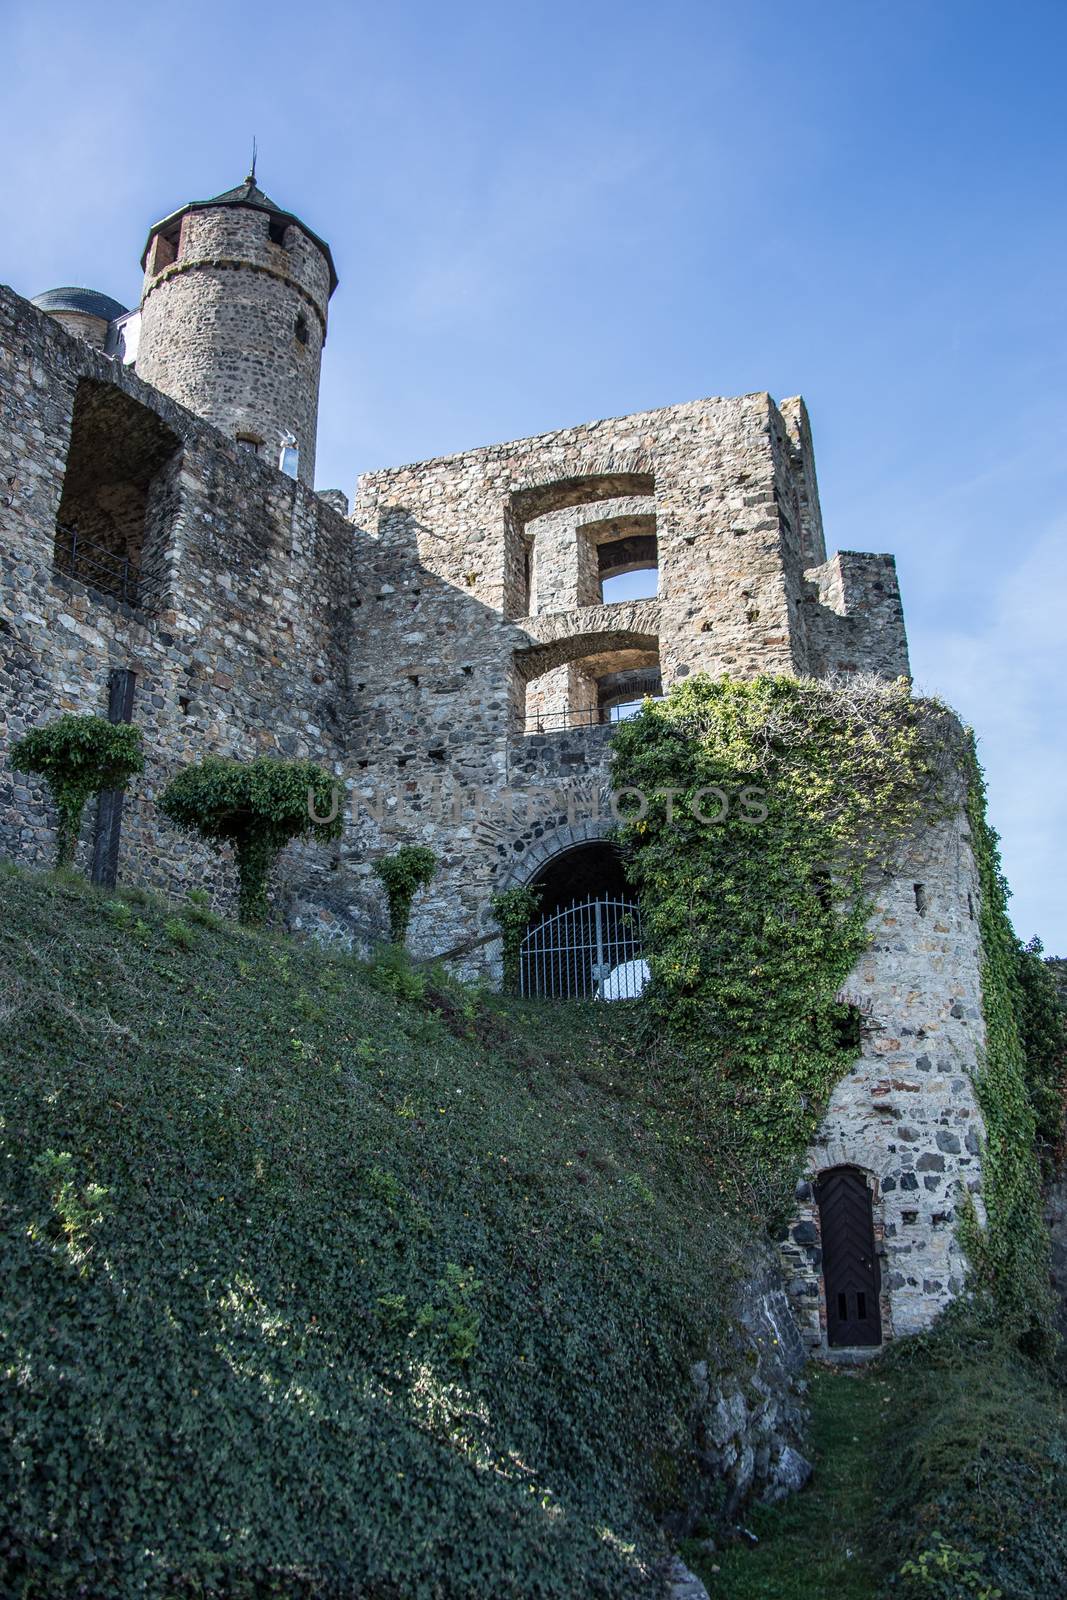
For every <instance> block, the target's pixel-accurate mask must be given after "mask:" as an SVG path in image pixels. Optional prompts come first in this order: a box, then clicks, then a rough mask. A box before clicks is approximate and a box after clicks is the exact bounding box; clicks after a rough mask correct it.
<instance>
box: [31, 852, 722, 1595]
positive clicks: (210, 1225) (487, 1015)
mask: <svg viewBox="0 0 1067 1600" xmlns="http://www.w3.org/2000/svg"><path fill="white" fill-rule="evenodd" d="M2 887H3V893H4V903H5V916H4V919H3V921H2V924H0V1015H2V1017H3V1027H4V1032H5V1038H4V1050H3V1052H2V1055H0V1273H2V1279H3V1285H4V1289H3V1295H4V1303H3V1314H2V1316H0V1501H2V1503H3V1505H4V1507H5V1517H4V1525H3V1532H2V1537H0V1590H2V1592H3V1593H5V1594H12V1595H17V1596H19V1597H20V1600H35V1597H38V1596H41V1597H43V1596H49V1597H51V1596H55V1595H58V1594H75V1593H78V1592H81V1588H84V1586H85V1585H86V1584H87V1585H88V1591H91V1592H92V1593H93V1594H105V1593H106V1594H108V1595H113V1596H116V1597H120V1600H125V1597H130V1600H132V1597H133V1596H134V1595H136V1596H138V1597H139V1600H164V1597H165V1600H185V1597H193V1596H197V1597H202V1596H207V1595H218V1596H222V1595H225V1596H226V1597H228V1600H251V1597H252V1596H255V1597H256V1600H263V1597H270V1596H277V1597H281V1596H283V1595H284V1596H285V1597H286V1600H301V1597H305V1600H310V1597H312V1596H314V1597H337V1600H340V1597H342V1596H345V1597H348V1596H351V1595H354V1594H358V1595H360V1596H362V1597H364V1600H453V1597H455V1600H459V1597H464V1600H466V1597H470V1596H472V1595H482V1594H485V1595H489V1594H492V1595H493V1596H495V1597H498V1600H505V1597H509V1596H515V1597H518V1596H523V1597H530V1600H572V1597H573V1596H574V1595H576V1594H579V1593H580V1594H582V1595H586V1596H591V1597H595V1596H603V1597H605V1600H609V1597H610V1600H625V1597H627V1596H631V1595H633V1596H637V1595H641V1596H642V1597H644V1596H647V1595H648V1593H649V1592H650V1586H651V1580H650V1573H651V1572H652V1569H653V1567H654V1565H655V1563H656V1561H657V1560H658V1559H659V1557H660V1555H661V1554H662V1552H663V1543H662V1539H661V1537H660V1534H659V1532H658V1528H657V1513H660V1512H662V1511H663V1510H664V1509H665V1506H664V1493H665V1491H664V1483H665V1463H668V1462H673V1461H674V1460H676V1459H678V1458H679V1452H680V1450H681V1451H682V1456H681V1459H682V1460H683V1462H684V1448H683V1447H684V1445H685V1443H686V1426H687V1411H688V1406H689V1404H690V1400H691V1387H690V1377H689V1365H690V1362H691V1361H692V1360H693V1359H694V1358H696V1357H700V1356H710V1358H711V1360H712V1362H713V1363H715V1362H719V1363H720V1365H721V1366H722V1367H728V1366H729V1365H730V1364H731V1362H733V1361H736V1360H739V1359H740V1356H739V1354H734V1353H732V1352H731V1344H730V1337H729V1330H730V1325H731V1322H732V1321H733V1317H734V1295H735V1292H736V1290H737V1287H738V1285H739V1283H740V1282H741V1280H742V1279H743V1277H744V1276H745V1273H746V1271H747V1270H748V1268H749V1265H750V1261H751V1255H750V1251H751V1239H752V1234H753V1225H752V1223H751V1221H750V1220H749V1219H748V1218H746V1217H744V1216H740V1215H735V1214H732V1213H731V1214H727V1212H726V1211H725V1209H724V1206H723V1204H722V1201H721V1198H720V1196H721V1192H722V1191H721V1189H720V1183H721V1178H720V1176H719V1172H718V1168H717V1166H716V1163H715V1159H714V1155H713V1152H712V1150H711V1147H710V1145H709V1144H708V1143H707V1142H706V1141H705V1140H704V1138H703V1136H702V1135H701V1134H700V1133H699V1131H694V1128H693V1126H692V1123H691V1120H690V1118H689V1116H688V1113H687V1111H686V1109H685V1107H684V1106H681V1107H677V1106H674V1105H672V1104H670V1103H668V1102H667V1101H665V1103H662V1104H657V1103H655V1102H654V1101H653V1098H652V1095H653V1092H654V1090H655V1089H656V1088H657V1087H658V1086H657V1083H656V1063H655V1060H654V1059H652V1060H650V1058H649V1056H648V1054H647V1052H643V1053H642V1054H641V1055H640V1056H639V1055H638V1054H637V1053H636V1049H635V1046H634V1044H633V1041H632V1028H631V1022H630V1018H629V1017H627V1016H623V1015H622V1014H621V1012H622V1008H620V1009H619V1011H614V1010H613V1009H612V1008H610V1007H596V1006H588V1007H585V1008H581V1007H567V1008H562V1007H561V1008H549V1007H543V1006H535V1005H531V1004H522V1003H519V1002H507V1001H504V1000H502V999H500V998H499V997H495V996H493V997H490V996H484V995H477V994H472V993H471V992H470V991H466V990H462V989H460V988H459V987H458V986H449V985H448V983H447V980H444V979H443V978H442V977H441V976H440V975H439V974H431V975H429V977H423V976H422V975H418V981H415V978H414V976H413V975H412V974H411V972H410V971H408V970H407V969H403V970H402V969H401V968H400V967H396V968H395V969H394V967H387V968H386V969H384V970H382V969H375V970H371V969H368V968H367V967H365V966H362V965H361V964H360V963H358V962H356V961H354V960H350V959H345V958H343V957H338V956H331V955H329V954H326V953H324V952H322V951H321V950H318V949H316V948H315V947H309V946H306V945H300V944H296V943H293V942H291V941H288V940H286V939H283V938H280V937H277V936H272V935H269V934H264V933H256V932H252V931H249V930H246V929H242V928H238V927H236V926H235V925H233V924H221V923H220V924H217V925H216V924H215V923H214V921H213V919H210V918H207V917H205V918H200V917H196V918H195V920H194V919H193V917H192V916H188V917H186V918H179V917H177V916H176V915H175V911H174V908H173V906H170V905H168V904H166V903H165V902H162V901H160V900H157V899H156V898H154V897H152V896H150V895H145V894H141V893H137V894H129V893H126V894H123V893H119V894H112V895H110V896H105V895H102V894H100V893H98V892H96V891H94V890H92V889H90V888H89V887H88V886H86V885H84V884H83V883H80V882H77V881H70V880H68V879H59V878H56V877H50V876H46V877H42V876H30V875H28V874H23V873H20V872H17V871H10V870H7V871H4V873H3V878H2ZM698 1222H699V1225H697V1223H698ZM709 1285H714V1286H715V1293H714V1296H709V1292H708V1286H709ZM666 1478H669V1480H670V1494H671V1495H678V1496H682V1495H684V1494H685V1493H686V1490H687V1484H686V1482H685V1481H684V1479H685V1471H684V1466H683V1468H682V1469H681V1470H679V1472H678V1473H674V1472H673V1471H672V1472H671V1473H669V1474H666Z"/></svg>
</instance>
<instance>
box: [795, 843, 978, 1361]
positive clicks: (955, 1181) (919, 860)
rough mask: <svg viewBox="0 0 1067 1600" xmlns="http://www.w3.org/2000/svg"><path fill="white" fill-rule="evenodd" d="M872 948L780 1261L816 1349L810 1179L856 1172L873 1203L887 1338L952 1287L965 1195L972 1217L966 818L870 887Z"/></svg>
mask: <svg viewBox="0 0 1067 1600" xmlns="http://www.w3.org/2000/svg"><path fill="white" fill-rule="evenodd" d="M872 892H873V895H874V898H875V910H874V912H873V914H872V917H871V922H870V929H871V942H870V946H869V948H868V949H867V950H866V952H865V953H864V955H863V956H862V958H861V959H860V961H859V963H858V965H857V967H856V970H855V971H854V972H853V974H852V977H851V978H850V980H849V982H848V984H847V985H846V986H845V990H844V991H843V996H842V997H843V998H844V999H847V1000H848V1001H849V1002H851V1003H852V1004H853V1005H855V1006H856V1007H857V1008H858V1010H859V1012H860V1015H861V1018H862V1047H861V1056H860V1059H859V1060H858V1061H857V1062H856V1065H855V1067H854V1068H853V1070H852V1071H851V1072H850V1073H849V1075H848V1076H847V1077H846V1078H843V1079H842V1080H841V1081H840V1082H839V1083H838V1085H837V1087H836V1088H835V1089H834V1092H833V1095H832V1096H831V1099H830V1104H829V1106H828V1108H827V1111H826V1115H825V1116H824V1118H823V1121H822V1125H821V1127H820V1130H819V1134H818V1137H817V1138H816V1140H815V1143H814V1145H813V1146H812V1149H811V1150H810V1151H809V1162H810V1177H809V1178H808V1179H806V1180H805V1181H804V1182H803V1183H802V1184H801V1186H800V1190H799V1192H798V1205H797V1212H796V1216H795V1218H794V1220H793V1223H792V1225H791V1227H790V1229H789V1234H788V1237H787V1238H786V1239H785V1240H784V1241H783V1243H782V1256H783V1260H784V1263H785V1267H786V1272H787V1276H788V1279H789V1284H790V1291H791V1296H792V1299H793V1302H794V1305H795V1306H796V1307H797V1308H798V1315H799V1318H800V1322H801V1328H802V1332H803V1335H804V1338H805V1340H806V1342H807V1343H808V1344H809V1346H810V1347H811V1348H812V1349H814V1350H818V1349H820V1348H821V1347H822V1346H823V1345H824V1343H825V1328H826V1307H825V1304H824V1301H823V1290H822V1279H821V1276H820V1268H821V1262H822V1256H821V1249H820V1239H819V1212H818V1207H817V1205H816V1204H815V1199H814V1193H813V1180H814V1177H815V1175H817V1174H818V1173H819V1172H821V1171H825V1170H827V1169H828V1168H831V1167H838V1166H854V1167H858V1168H860V1169H861V1170H862V1171H863V1172H864V1174H865V1175H866V1177H867V1181H868V1185H869V1187H870V1189H871V1192H872V1200H873V1210H874V1223H875V1242H876V1248H877V1254H878V1259H879V1266H880V1271H881V1288H882V1328H883V1334H884V1336H885V1337H886V1338H891V1337H894V1336H896V1335H900V1334H906V1333H915V1332H918V1331H919V1330H920V1329H922V1328H924V1327H928V1326H929V1324H930V1322H931V1320H932V1319H933V1317H934V1316H935V1315H936V1314H937V1312H938V1311H940V1310H942V1309H943V1307H944V1306H946V1305H947V1304H948V1302H949V1301H950V1300H951V1299H953V1298H954V1297H955V1295H956V1294H957V1293H958V1292H959V1290H960V1288H961V1287H962V1283H963V1277H964V1271H965V1265H964V1261H963V1258H962V1255H961V1252H960V1248H959V1244H958V1242H957V1239H956V1225H957V1220H958V1215H959V1206H960V1200H961V1197H962V1196H963V1195H964V1194H965V1193H967V1192H970V1193H971V1194H972V1195H973V1197H974V1200H975V1204H976V1208H977V1210H978V1214H979V1216H981V1215H982V1201H981V1161H980V1140H981V1138H982V1136H983V1132H984V1129H983V1124H982V1118H981V1113H980V1111H979V1109H978V1104H977V1101H976V1099H975V1094H974V1085H973V1081H972V1073H973V1070H974V1067H975V1065H976V1063H977V1060H978V1058H979V1054H980V1052H981V1050H982V1049H983V1047H984V1044H985V1025H984V1022H983V1018H982V996H981V987H980V968H981V948H980V939H979V929H978V918H977V910H978V878H977V872H976V869H975V864H974V857H973V854H972V851H971V845H970V837H969V834H968V831H967V827H966V824H965V821H964V819H963V818H962V816H957V817H956V818H955V819H953V820H949V821H944V822H941V823H939V824H936V825H935V826H932V827H927V828H925V829H924V831H923V834H922V836H921V838H915V839H912V840H911V841H910V842H909V844H908V845H907V847H906V849H904V850H903V851H902V853H901V860H900V862H899V865H898V867H897V869H896V871H895V873H894V875H893V877H892V878H890V879H887V880H886V881H884V882H882V883H880V884H878V885H875V886H873V889H872Z"/></svg>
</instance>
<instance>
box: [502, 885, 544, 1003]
mask: <svg viewBox="0 0 1067 1600" xmlns="http://www.w3.org/2000/svg"><path fill="white" fill-rule="evenodd" d="M540 905H541V891H540V889H529V888H526V887H525V886H522V885H520V886H518V887H516V888H513V889H501V890H500V892H499V893H498V894H494V895H492V896H491V897H490V900H489V909H490V911H491V912H492V914H493V920H494V921H495V923H496V925H497V927H498V928H499V929H500V933H501V937H502V940H503V945H504V988H505V990H506V991H507V993H509V994H514V993H516V991H517V990H518V987H519V951H520V950H521V949H522V941H523V939H524V937H525V935H526V930H527V928H528V927H529V925H530V922H531V919H532V918H533V917H534V916H536V914H537V912H538V910H539V908H540Z"/></svg>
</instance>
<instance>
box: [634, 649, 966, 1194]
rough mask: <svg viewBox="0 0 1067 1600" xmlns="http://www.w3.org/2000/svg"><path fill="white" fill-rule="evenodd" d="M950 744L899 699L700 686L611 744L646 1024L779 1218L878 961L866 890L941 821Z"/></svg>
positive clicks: (863, 688)
mask: <svg viewBox="0 0 1067 1600" xmlns="http://www.w3.org/2000/svg"><path fill="white" fill-rule="evenodd" d="M953 740H955V741H956V742H957V743H958V742H959V729H958V724H957V723H956V722H955V720H954V719H953V718H951V716H950V715H949V714H948V713H947V712H946V711H945V710H944V708H943V707H941V706H940V705H938V704H937V703H936V702H930V701H920V700H916V699H914V698H913V697H912V696H911V694H910V691H909V689H908V686H907V684H906V683H904V682H903V681H901V682H899V683H897V684H893V685H874V684H870V683H865V684H848V685H842V686H834V685H828V684H825V683H816V682H813V681H808V680H798V679H791V678H772V677H766V676H765V677H759V678H756V679H753V680H749V681H744V682H741V681H736V680H733V679H731V678H728V677H727V678H721V679H718V680H715V681H712V680H710V679H708V678H694V679H689V680H687V681H686V682H685V683H683V684H682V685H680V686H679V687H676V688H675V689H673V690H672V692H671V694H670V695H669V696H668V698H667V699H666V700H665V701H663V702H660V703H657V704H651V703H650V704H646V706H645V707H644V708H643V710H642V711H641V712H640V713H639V714H638V715H637V716H635V717H633V718H631V719H630V720H629V721H627V722H625V723H623V724H622V725H621V726H620V728H619V730H618V732H617V734H616V736H615V746H614V748H615V764H614V770H613V781H614V784H615V788H616V790H617V791H618V790H621V789H622V788H623V787H630V788H633V789H635V790H639V791H641V793H642V794H643V795H644V796H645V797H647V800H648V810H647V812H645V813H644V814H643V815H640V816H638V815H636V814H635V815H633V816H632V817H630V818H629V819H628V820H625V821H623V823H622V824H621V825H620V828H619V838H620V842H621V844H622V845H623V847H624V850H625V852H626V854H627V857H628V870H629V874H630V876H631V878H632V880H633V882H634V884H635V885H636V887H637V888H638V890H639V892H640V895H641V905H642V917H643V922H644V926H645V929H646V932H647V934H648V939H649V947H650V952H651V953H650V965H651V969H652V977H653V982H652V984H651V987H650V990H649V993H648V1010H649V1012H650V1014H651V1020H652V1025H653V1027H654V1028H655V1029H656V1030H663V1031H665V1032H667V1033H669V1034H671V1035H673V1036H674V1037H675V1038H676V1039H677V1040H678V1041H679V1043H680V1044H682V1045H683V1046H684V1049H685V1052H686V1055H687V1056H688V1058H689V1060H690V1061H692V1062H693V1063H695V1065H696V1069H697V1073H698V1076H699V1079H700V1083H701V1086H702V1090H703V1096H704V1099H705V1103H706V1104H707V1106H708V1108H709V1109H708V1114H709V1115H710V1116H713V1117H714V1119H715V1120H716V1121H717V1122H718V1124H719V1126H720V1127H721V1129H722V1136H723V1138H724V1139H725V1140H727V1141H728V1143H729V1145H730V1146H731V1148H732V1149H733V1151H734V1154H735V1166H736V1167H738V1168H739V1169H741V1170H744V1171H746V1173H747V1174H748V1177H749V1179H750V1180H751V1182H752V1183H753V1184H754V1185H755V1187H756V1189H757V1190H758V1191H759V1192H760V1194H761V1197H762V1199H763V1202H764V1203H766V1204H768V1205H769V1206H770V1207H771V1208H772V1209H778V1208H780V1207H781V1206H782V1205H784V1204H785V1203H786V1202H787V1200H788V1198H789V1195H790V1193H791V1189H792V1185H793V1182H794V1180H795V1173H796V1168H797V1166H798V1163H799V1161H800V1158H801V1156H802V1153H803V1151H804V1150H805V1149H806V1147H807V1145H808V1144H809V1142H810V1140H811V1138H812V1136H813V1135H814V1133H815V1131H816V1128H817V1126H818V1123H819V1119H820V1117H821V1115H822V1112H823V1110H824V1108H825V1106H826V1102H827V1100H828V1098H829V1095H830V1092H831V1090H832V1088H833V1086H834V1084H835V1083H836V1082H837V1080H838V1079H839V1078H840V1077H841V1076H842V1075H843V1074H844V1073H845V1072H846V1071H847V1070H848V1069H849V1068H850V1066H852V1065H853V1064H854V1062H855V1059H856V1056H857V1054H858V1047H859V1039H858V1033H857V1023H858V1020H859V1019H858V1017H857V1015H856V1014H855V1013H854V1012H853V1011H851V1010H850V1008H849V1007H848V1006H847V1005H845V1004H844V1003H843V1002H842V1000H841V998H840V990H841V987H842V985H843V984H844V982H845V980H846V979H847V977H848V975H849V973H850V972H851V970H852V969H853V967H854V966H855V963H856V960H857V958H858V957H859V955H860V954H861V952H862V951H863V949H864V948H865V946H866V944H867V931H866V923H867V918H868V915H869V911H870V904H869V901H868V898H867V895H866V893H865V889H864V885H865V883H866V882H867V881H868V879H869V875H870V874H871V873H872V872H874V871H884V870H887V869H888V868H889V867H890V865H891V857H892V853H893V850H894V848H895V847H896V846H897V844H899V842H900V841H901V840H902V838H903V837H904V836H905V835H906V834H907V833H908V832H909V831H910V830H912V829H913V828H914V827H916V826H917V825H918V824H919V823H920V822H921V821H923V820H924V819H927V818H932V817H934V816H937V815H940V814H942V813H943V811H944V807H945V800H944V783H943V768H944V765H945V757H944V754H943V752H944V751H946V750H950V749H951V746H952V742H953ZM702 791H703V792H704V793H703V794H702ZM708 791H711V792H710V793H709V792H708ZM694 800H695V801H696V802H697V804H698V805H699V807H700V810H701V811H702V813H703V817H704V818H705V819H711V818H714V817H715V816H716V813H721V814H720V815H719V816H718V820H701V818H700V817H698V816H697V815H694V811H693V802H694Z"/></svg>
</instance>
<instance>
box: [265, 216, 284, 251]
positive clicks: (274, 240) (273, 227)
mask: <svg viewBox="0 0 1067 1600" xmlns="http://www.w3.org/2000/svg"><path fill="white" fill-rule="evenodd" d="M288 226H289V224H288V223H287V222H283V221H282V219H281V217H271V218H270V220H269V221H268V223H267V238H268V239H269V240H270V242H271V244H280V245H284V244H285V230H286V228H287V227H288Z"/></svg>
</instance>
